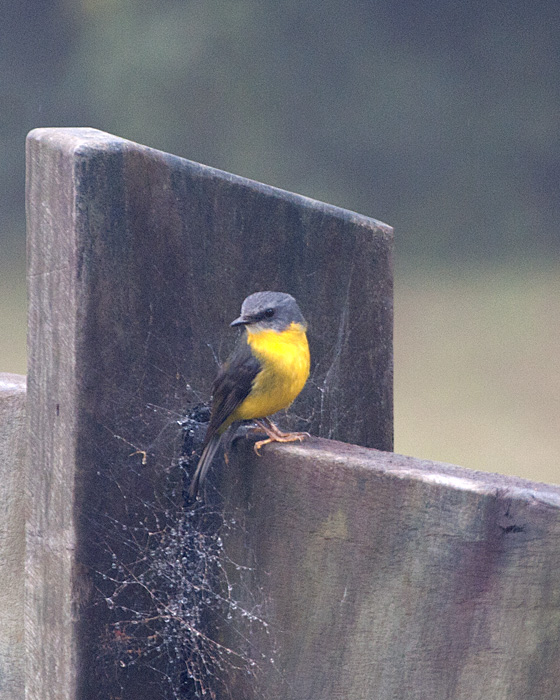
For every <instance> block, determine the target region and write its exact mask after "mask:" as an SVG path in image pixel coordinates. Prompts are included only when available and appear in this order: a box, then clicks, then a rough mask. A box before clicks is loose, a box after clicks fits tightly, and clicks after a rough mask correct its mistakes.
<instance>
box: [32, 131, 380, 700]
mask: <svg viewBox="0 0 560 700" xmlns="http://www.w3.org/2000/svg"><path fill="white" fill-rule="evenodd" d="M27 157H28V161H27V162H28V180H27V188H28V189H27V212H28V224H29V239H28V240H29V243H28V250H29V256H28V257H29V269H28V276H29V298H30V311H29V376H28V387H29V388H28V392H29V404H28V405H29V414H30V415H29V419H30V430H31V434H32V435H34V436H35V439H34V440H32V441H31V444H30V452H29V466H30V468H29V475H30V488H31V490H32V493H33V499H34V500H33V508H32V512H31V514H30V520H29V526H28V542H27V546H28V556H27V562H28V572H27V578H28V607H27V622H28V630H29V657H30V686H29V688H28V697H29V698H37V699H38V698H41V699H42V700H48V699H49V698H57V700H59V699H62V700H64V699H65V698H68V699H70V698H75V697H78V698H86V697H87V698H94V697H102V698H104V700H105V699H106V698H111V697H119V698H134V699H135V700H141V699H142V698H153V697H155V696H157V697H160V696H161V697H163V696H164V695H163V692H164V691H163V690H162V682H163V681H162V679H163V678H164V677H165V678H167V677H171V676H173V674H176V671H175V670H174V668H172V667H171V666H169V665H168V666H167V667H165V664H164V665H163V666H162V662H161V656H162V652H161V650H160V649H159V648H155V649H152V650H151V652H150V654H151V655H150V654H148V658H146V657H145V656H142V657H141V654H140V652H138V659H136V657H135V656H134V655H135V654H136V653H137V652H136V649H137V648H140V647H142V644H144V647H143V648H144V649H145V646H146V643H148V644H149V643H150V640H151V639H152V637H153V636H154V635H151V636H150V635H149V634H148V633H147V632H146V633H145V634H146V635H147V636H146V637H145V638H144V639H143V641H142V644H141V643H140V642H139V641H138V639H130V638H129V637H128V636H127V635H129V634H130V631H131V629H132V627H131V626H129V627H128V628H127V631H126V633H125V632H124V631H123V630H122V629H121V628H119V627H118V626H116V621H117V620H118V617H117V616H116V612H115V609H114V608H115V601H114V595H115V586H117V587H118V583H117V582H116V579H118V577H119V576H121V577H122V576H125V575H130V576H133V575H134V576H137V575H138V571H137V568H138V557H140V561H141V562H142V561H143V560H142V556H144V557H146V556H147V555H146V553H145V551H144V554H143V555H142V556H141V551H140V553H139V550H142V547H144V546H148V545H147V544H146V542H145V541H144V539H143V538H145V539H147V540H150V541H152V540H153V537H155V536H156V535H155V534H154V533H157V532H158V527H161V526H162V521H166V519H167V518H169V517H171V516H170V515H169V512H168V508H171V507H172V505H173V504H172V505H162V503H164V502H165V503H168V501H169V499H170V501H169V503H171V501H173V498H176V497H178V496H177V495H176V494H177V493H179V492H177V491H176V492H175V496H169V494H167V492H166V491H165V489H166V488H167V483H166V484H165V486H164V485H162V482H163V481H165V479H166V478H167V476H166V475H167V473H168V469H169V467H170V465H171V464H172V462H173V460H174V458H175V457H176V456H177V454H178V452H179V447H180V445H179V444H178V441H179V432H178V428H177V425H176V423H175V421H176V419H177V418H178V417H179V416H180V415H181V414H182V413H183V412H184V411H185V410H187V409H189V408H192V407H193V406H195V405H196V404H198V403H200V402H201V401H202V400H207V399H208V394H209V387H210V383H211V381H212V379H213V376H214V374H215V371H216V361H217V359H223V358H224V357H225V355H226V353H227V352H228V350H229V348H230V347H231V342H232V340H233V337H234V334H233V333H231V332H228V328H227V323H228V322H229V321H230V320H231V319H233V318H235V317H236V315H237V314H238V310H239V306H240V303H241V301H242V299H243V298H244V297H245V296H246V295H247V294H248V293H250V292H253V291H256V290H259V289H266V288H270V289H277V290H281V291H289V292H291V293H293V294H294V296H296V298H297V299H298V301H299V302H300V305H301V307H302V309H303V310H304V313H305V315H306V317H307V318H308V320H309V322H310V329H311V330H310V341H311V347H312V353H313V356H314V360H315V365H314V371H313V376H312V378H311V381H310V382H309V385H308V388H307V389H306V391H305V392H304V393H303V394H302V396H301V399H299V400H298V402H297V404H296V405H295V407H294V411H293V413H292V417H291V418H290V419H287V420H286V422H285V424H286V425H288V423H289V422H292V423H293V424H295V425H297V426H298V427H301V428H303V429H309V430H311V432H314V433H317V434H320V435H324V436H329V437H338V438H341V439H345V440H349V441H353V442H358V443H361V444H364V445H374V446H378V447H381V448H384V449H390V448H391V446H392V346H391V342H392V341H391V336H392V266H391V246H392V231H391V229H390V228H389V227H387V226H386V225H384V224H381V223H379V222H375V221H373V220H371V219H367V218H365V217H361V216H358V215H357V214H353V213H350V212H346V211H343V210H340V209H337V208H335V207H330V206H328V205H323V204H320V203H318V202H313V201H311V200H308V199H305V198H303V197H298V196H296V195H292V194H289V193H286V192H282V191H280V190H275V189H273V188H270V187H266V186H264V185H260V184H258V183H254V182H250V181H248V180H244V179H242V178H238V177H235V176H232V175H229V174H227V173H223V172H219V171H216V170H213V169H211V168H207V167H204V166H201V165H198V164H195V163H191V162H189V161H185V160H182V159H180V158H176V157H174V156H170V155H167V154H164V153H160V152H157V151H154V150H151V149H148V148H145V147H142V146H139V145H137V144H134V143H131V142H129V141H125V140H122V139H118V138H116V137H112V136H110V135H107V134H103V133H101V132H98V131H95V130H91V129H39V130H36V131H34V132H31V134H30V135H29V137H28V155H27ZM179 491H180V489H179ZM179 495H180V494H179ZM166 499H168V500H166ZM154 501H157V502H158V504H159V506H158V507H160V508H161V512H160V511H158V510H157V508H156V507H155V505H154ZM135 557H136V560H135V561H136V564H134V566H136V568H134V571H133V572H132V573H131V569H130V567H133V563H134V562H133V560H134V559H135ZM113 567H115V568H113ZM127 567H129V568H127ZM115 577H116V578H115ZM119 580H120V579H119ZM136 588H137V596H136V599H133V600H131V601H128V606H129V608H134V606H135V605H136V606H137V608H139V607H141V606H142V605H143V604H144V599H143V598H142V595H144V596H150V595H151V594H152V593H153V592H152V591H148V590H143V591H142V590H141V589H142V585H141V582H140V581H136ZM136 612H138V610H136ZM130 614H133V611H132V612H130ZM118 654H121V658H120V662H122V663H116V664H115V658H116V657H117V656H118ZM158 654H159V656H158ZM169 663H171V662H169Z"/></svg>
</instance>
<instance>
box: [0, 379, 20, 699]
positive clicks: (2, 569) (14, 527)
mask: <svg viewBox="0 0 560 700" xmlns="http://www.w3.org/2000/svg"><path fill="white" fill-rule="evenodd" d="M26 435H27V430H26V425H25V377H22V376H20V375H17V374H7V373H4V374H0V504H1V505H0V697H1V698H2V700H23V697H24V690H25V686H24V674H25V671H24V665H25V664H24V658H25V654H24V638H23V630H24V624H23V600H24V573H23V572H24V564H25V445H26Z"/></svg>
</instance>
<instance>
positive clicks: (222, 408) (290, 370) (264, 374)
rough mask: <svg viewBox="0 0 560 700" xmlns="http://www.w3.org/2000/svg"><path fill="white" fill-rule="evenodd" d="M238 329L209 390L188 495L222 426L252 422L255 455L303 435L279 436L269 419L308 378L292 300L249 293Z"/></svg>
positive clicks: (302, 328)
mask: <svg viewBox="0 0 560 700" xmlns="http://www.w3.org/2000/svg"><path fill="white" fill-rule="evenodd" d="M230 326H232V327H234V328H235V327H243V328H244V331H243V333H242V334H241V335H240V337H239V339H238V342H237V345H236V347H235V349H234V351H233V353H232V354H231V356H230V357H229V359H228V360H227V361H226V362H225V363H224V364H223V365H222V367H220V369H219V371H218V374H217V376H216V379H215V380H214V384H213V387H212V406H211V410H210V422H209V424H208V428H207V431H206V436H205V438H204V442H203V446H202V454H201V457H200V459H199V461H198V465H197V468H196V471H195V473H194V476H193V478H192V481H191V486H190V489H189V493H190V496H191V498H193V499H194V498H196V497H197V494H198V492H199V489H200V487H201V485H202V483H203V482H204V480H205V478H206V476H207V473H208V470H209V468H210V465H211V463H212V460H213V458H214V455H215V454H216V451H217V450H218V448H219V446H220V443H221V442H222V439H224V437H225V434H226V431H227V430H228V428H232V430H235V428H236V427H237V424H238V423H239V422H240V421H248V420H253V421H255V422H256V424H257V425H258V427H259V428H261V429H262V430H263V431H264V432H265V433H266V435H267V438H266V439H264V440H259V441H258V442H256V443H255V445H254V450H255V452H256V453H257V455H260V450H261V449H262V447H264V446H265V445H267V444H268V443H271V442H294V441H296V440H299V441H301V440H303V439H304V438H305V437H308V435H309V434H308V433H285V432H283V431H281V430H280V429H279V428H278V427H277V426H276V425H275V424H274V423H273V422H272V421H271V420H270V418H269V416H270V415H272V414H273V413H276V412H277V411H280V410H282V409H283V408H287V407H288V406H289V405H290V404H291V403H292V402H293V401H294V399H295V398H296V396H298V394H299V393H300V392H301V390H302V389H303V387H304V386H305V383H306V381H307V378H308V377H309V368H310V355H309V345H308V342H307V334H306V331H307V322H306V321H305V319H304V317H303V315H302V313H301V311H300V308H299V306H298V305H297V302H296V300H295V299H294V297H293V296H291V294H286V293H284V292H255V293H254V294H251V295H250V296H248V297H247V298H246V299H245V301H244V302H243V304H242V305H241V315H240V316H239V317H238V318H236V319H235V320H234V321H232V322H231V323H230Z"/></svg>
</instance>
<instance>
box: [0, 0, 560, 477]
mask: <svg viewBox="0 0 560 700" xmlns="http://www.w3.org/2000/svg"><path fill="white" fill-rule="evenodd" d="M1 16H2V21H1V22H0V76H1V81H2V112H1V114H2V119H1V120H0V139H1V143H2V160H1V162H0V232H1V234H0V235H1V255H0V295H1V296H0V298H1V305H0V370H3V371H12V372H21V373H24V372H25V303H26V302H25V280H24V277H25V267H24V265H25V263H24V258H25V242H24V236H25V220H24V139H25V135H26V133H27V131H29V130H30V129H32V128H34V127H37V126H94V127H97V128H99V129H103V130H105V131H109V132H111V133H114V134H117V135H119V136H123V137H125V138H129V139H132V140H134V141H138V142H140V143H143V144H146V145H149V146H152V147H155V148H159V149H162V150H165V151H170V152H172V153H175V154H177V155H181V156H184V157H187V158H190V159H192V160H197V161H201V162H203V163H206V164H208V165H212V166H215V167H218V168H222V169H224V170H228V171H231V172H234V173H237V174H240V175H244V176H247V177H250V178H253V179H256V180H260V181H263V182H266V183H268V184H271V185H276V186H278V187H282V188H285V189H288V190H292V191H295V192H299V193H301V194H305V195H307V196H310V197H314V198H317V199H321V200H324V201H327V202H331V203H333V204H337V205H339V206H343V207H346V208H349V209H354V210H356V211H359V212H360V213H363V214H367V215H370V216H373V217H375V218H377V219H381V220H383V221H385V222H386V223H389V224H391V225H392V226H394V227H395V234H396V290H395V411H396V424H395V432H396V449H397V451H399V452H404V453H407V454H414V455H416V456H418V457H426V458H431V459H438V460H444V461H450V462H455V463H458V464H462V465H463V466H468V467H472V468H475V469H489V470H493V471H500V472H505V473H513V474H518V475H521V476H526V477H529V478H533V479H537V480H544V481H553V482H556V483H558V482H560V460H559V455H560V436H559V435H560V431H559V420H558V415H559V411H558V407H559V398H558V397H559V396H560V372H559V370H558V367H559V362H558V348H559V341H560V331H559V328H560V276H559V272H560V259H559V252H560V235H559V233H560V232H559V214H560V198H559V196H558V185H559V182H558V180H559V177H560V22H559V21H558V7H557V3H556V2H554V1H553V0H549V1H548V2H537V3H527V2H521V1H516V0H513V1H510V2H507V3H504V2H503V0H489V1H487V2H485V3H475V2H468V1H467V2H461V3H459V2H456V1H453V0H432V2H419V1H416V0H414V1H412V2H407V3H395V2H390V0H368V1H367V2H360V1H358V0H344V2H342V0H322V1H318V0H311V1H310V2H307V3H302V2H301V1H298V2H295V1H290V0H289V1H286V2H282V1H280V2H271V1H270V2H264V1H260V2H258V1H256V0H241V1H236V0H217V1H215V2H212V1H211V0H206V1H204V2H203V1H202V0H199V1H197V2H194V1H192V0H159V1H158V2H157V3H156V2H146V0H81V1H80V0H72V1H71V0H58V1H56V0H52V1H51V2H48V3H45V2H41V1H40V0H20V1H19V2H17V3H8V2H7V0H5V2H3V3H2V14H1Z"/></svg>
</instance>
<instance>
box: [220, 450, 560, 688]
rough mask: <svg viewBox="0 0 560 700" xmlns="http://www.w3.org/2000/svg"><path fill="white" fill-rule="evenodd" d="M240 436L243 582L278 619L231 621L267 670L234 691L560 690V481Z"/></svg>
mask: <svg viewBox="0 0 560 700" xmlns="http://www.w3.org/2000/svg"><path fill="white" fill-rule="evenodd" d="M236 446H237V448H238V450H239V454H238V455H237V457H238V458H237V459H231V460H230V468H229V469H228V470H224V471H223V472H222V481H221V482H220V484H219V491H220V492H221V494H222V497H223V499H224V501H225V503H226V504H227V506H226V515H225V516H224V520H225V521H226V522H228V521H231V520H234V521H235V522H236V523H237V525H236V526H235V527H233V528H230V529H229V530H228V532H229V535H228V537H227V539H226V547H225V554H226V559H227V558H230V559H231V561H233V562H235V563H236V564H237V567H234V566H230V585H231V586H233V595H234V596H235V598H236V601H237V602H236V604H237V605H238V607H239V608H240V609H243V608H246V609H250V610H255V609H257V610H259V612H260V614H261V615H263V616H264V617H265V618H266V620H267V622H268V625H269V626H268V627H265V626H263V625H259V624H258V623H255V622H252V623H247V624H246V629H244V628H243V620H242V618H241V617H240V616H239V615H237V617H236V619H235V625H234V626H233V627H230V628H229V629H228V634H227V636H226V638H225V641H226V644H227V643H229V644H231V645H233V646H235V647H236V648H237V649H238V650H239V649H240V648H241V649H243V648H244V654H245V656H246V657H247V658H252V659H254V660H256V661H257V665H258V667H259V669H260V670H259V672H257V673H256V675H257V678H258V677H259V676H260V683H261V687H260V688H259V687H258V685H257V686H255V679H248V677H247V675H246V674H240V676H239V677H238V678H237V681H236V683H237V684H235V685H234V684H233V682H232V681H231V680H230V684H229V687H230V689H231V690H232V696H233V697H243V698H250V697H251V698H252V697H254V698H262V697H270V698H275V700H303V699H305V700H307V699H310V698H313V700H347V699H348V698H361V699H364V700H365V699H370V698H371V700H402V699H403V698H406V700H426V699H427V698H438V700H439V699H443V698H445V699H446V700H488V699H489V698H492V700H527V698H539V700H556V698H558V688H559V686H560V663H559V652H560V585H559V584H558V572H559V571H560V488H559V487H554V486H548V485H545V484H537V483H531V482H528V481H523V480H521V479H514V478H509V477H504V476H499V475H496V474H488V473H478V472H473V471H469V470H466V469H461V468H459V467H453V466H450V465H445V464H439V463H434V462H425V461H421V460H418V459H413V458H411V457H403V456H400V455H395V454H389V453H383V452H377V451H375V450H368V449H364V448H359V447H356V446H353V445H344V444H342V443H337V442H330V441H329V442H327V441H324V440H319V439H313V440H311V441H308V442H307V443H305V444H304V445H301V446H300V445H290V446H282V447H278V446H270V447H268V448H265V449H266V451H267V454H266V459H265V458H264V457H263V458H261V459H259V458H257V457H255V455H254V454H253V453H252V450H251V446H250V444H247V441H243V440H238V441H237V444H236ZM240 566H241V568H239V567H240ZM235 582H237V583H235ZM271 659H272V660H273V661H274V663H271V662H270V660H271Z"/></svg>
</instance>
